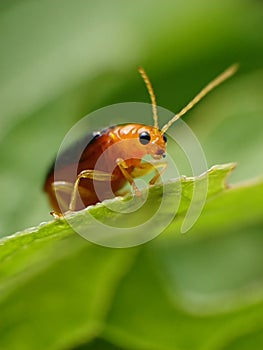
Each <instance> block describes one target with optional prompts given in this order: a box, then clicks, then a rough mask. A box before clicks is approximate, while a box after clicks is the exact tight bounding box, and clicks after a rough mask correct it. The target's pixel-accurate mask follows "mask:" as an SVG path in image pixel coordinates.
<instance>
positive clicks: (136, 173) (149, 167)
mask: <svg viewBox="0 0 263 350" xmlns="http://www.w3.org/2000/svg"><path fill="white" fill-rule="evenodd" d="M166 168H167V163H166V162H156V163H147V162H145V163H141V164H140V165H139V166H137V167H136V168H135V169H134V170H133V171H132V173H131V176H132V177H133V178H136V177H140V176H144V175H146V174H149V173H151V172H153V171H155V173H156V174H155V175H154V177H153V178H152V179H151V180H150V181H149V184H150V185H153V184H155V182H156V181H157V180H158V179H159V178H160V176H161V175H162V174H163V173H164V172H165V170H166ZM159 169H160V170H159Z"/></svg>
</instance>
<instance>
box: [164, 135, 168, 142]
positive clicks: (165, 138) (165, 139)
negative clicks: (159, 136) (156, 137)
mask: <svg viewBox="0 0 263 350" xmlns="http://www.w3.org/2000/svg"><path fill="white" fill-rule="evenodd" d="M163 140H164V142H165V143H166V142H167V137H166V136H165V135H163Z"/></svg>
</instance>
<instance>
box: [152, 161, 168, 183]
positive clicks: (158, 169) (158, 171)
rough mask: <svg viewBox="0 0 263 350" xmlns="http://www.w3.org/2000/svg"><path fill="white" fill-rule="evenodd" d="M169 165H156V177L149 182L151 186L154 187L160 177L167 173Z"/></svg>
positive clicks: (162, 163) (163, 163) (160, 163)
mask: <svg viewBox="0 0 263 350" xmlns="http://www.w3.org/2000/svg"><path fill="white" fill-rule="evenodd" d="M167 166H168V164H167V163H166V162H159V163H155V164H154V168H155V172H156V173H155V175H154V177H153V178H152V179H151V180H150V181H149V184H150V185H154V184H155V182H156V181H158V180H159V178H160V176H161V175H162V174H163V173H164V172H165V170H166V168H167Z"/></svg>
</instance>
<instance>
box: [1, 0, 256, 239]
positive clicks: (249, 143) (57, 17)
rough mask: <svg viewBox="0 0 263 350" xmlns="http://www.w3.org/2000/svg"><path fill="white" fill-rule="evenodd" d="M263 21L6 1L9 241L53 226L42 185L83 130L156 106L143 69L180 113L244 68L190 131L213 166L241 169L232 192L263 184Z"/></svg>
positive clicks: (217, 10) (227, 10) (193, 8)
mask: <svg viewBox="0 0 263 350" xmlns="http://www.w3.org/2000/svg"><path fill="white" fill-rule="evenodd" d="M262 21H263V5H262V2H261V1H257V0H232V1H227V0H221V1H213V2H211V1H208V0H200V1H192V0H188V1H179V0H178V1H168V0H164V1H149V0H141V1H137V0H135V1H121V0H119V1H118V0H114V1H105V0H98V1H96V2H92V1H80V0H78V1H70V0H63V1H62V0H61V1H58V0H57V1H53V0H40V1H31V0H23V1H15V0H13V1H1V4H0V48H1V55H0V121H1V122H0V123H1V124H0V126H1V127H0V143H1V146H0V167H1V173H0V193H1V202H0V203H1V210H0V235H2V236H3V235H6V234H10V233H12V232H14V231H17V230H21V229H23V228H26V227H28V226H31V225H36V224H38V223H39V222H41V221H46V220H49V219H50V217H49V209H50V208H49V205H48V203H47V199H46V197H45V195H44V194H43V192H42V185H43V181H44V178H45V175H46V172H47V169H48V168H49V166H50V164H51V162H52V161H53V159H54V157H55V155H56V152H57V150H58V147H59V145H60V143H61V141H62V140H63V137H64V135H65V133H66V132H67V131H68V130H69V128H70V127H71V126H72V125H74V123H75V122H76V121H78V120H79V119H80V118H82V117H83V116H84V115H86V114H88V113H89V112H91V111H93V110H95V109H97V108H100V107H103V106H105V105H108V104H112V103H118V102H127V101H144V102H148V101H149V98H148V94H147V92H146V90H145V87H144V85H143V82H142V81H141V78H140V76H139V74H138V73H137V67H138V66H139V65H142V66H144V67H145V69H146V70H147V72H148V74H149V75H150V77H151V79H152V81H153V85H154V87H155V90H156V94H157V98H158V104H159V105H160V106H163V107H165V108H167V109H170V110H171V111H174V112H176V111H178V110H179V109H180V108H181V107H182V106H183V105H184V104H185V103H187V102H188V100H189V99H190V98H191V97H193V95H194V94H195V93H197V92H198V90H199V89H200V88H201V87H203V85H205V84H206V83H207V82H208V81H209V80H211V79H212V78H213V77H215V76H216V75H217V74H218V73H220V72H221V71H222V70H224V69H225V68H226V67H228V66H229V65H230V64H232V63H233V62H239V63H240V70H239V72H238V74H237V75H236V76H235V77H234V78H232V79H231V81H228V82H227V83H226V84H224V85H223V86H221V87H220V88H218V89H217V90H216V91H214V92H213V93H212V94H211V95H209V96H208V97H207V98H206V100H205V101H203V102H202V103H200V105H199V106H198V107H196V108H195V109H194V110H193V111H191V112H190V113H189V114H188V115H187V116H186V117H185V118H184V120H185V121H186V122H187V123H188V124H189V125H190V126H191V127H192V129H193V131H194V132H195V133H196V135H197V137H198V138H199V140H200V142H201V144H202V146H203V148H204V151H205V153H206V156H207V160H208V164H209V165H213V164H216V163H222V162H232V161H236V162H238V168H237V170H236V171H235V173H234V174H233V176H232V178H231V181H232V182H237V181H243V180H247V179H251V178H255V177H257V176H259V175H260V174H262V173H263V162H262V149H263V137H262V130H263V118H262V111H263V30H262ZM105 124H106V125H105V126H108V125H110V120H109V121H105Z"/></svg>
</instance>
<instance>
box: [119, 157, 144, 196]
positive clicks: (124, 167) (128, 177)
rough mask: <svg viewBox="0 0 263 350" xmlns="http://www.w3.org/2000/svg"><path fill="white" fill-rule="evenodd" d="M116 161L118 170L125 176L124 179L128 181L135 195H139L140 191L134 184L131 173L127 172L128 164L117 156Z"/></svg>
mask: <svg viewBox="0 0 263 350" xmlns="http://www.w3.org/2000/svg"><path fill="white" fill-rule="evenodd" d="M116 163H117V165H118V167H119V169H120V171H121V172H122V174H123V176H124V177H125V179H126V180H127V181H129V183H130V185H131V186H132V189H133V191H134V193H135V194H136V196H140V195H141V191H140V190H139V188H138V187H137V186H136V184H135V182H134V180H133V177H132V175H130V174H129V172H128V171H127V168H128V165H127V164H126V162H125V160H123V159H122V158H118V159H117V160H116Z"/></svg>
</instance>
